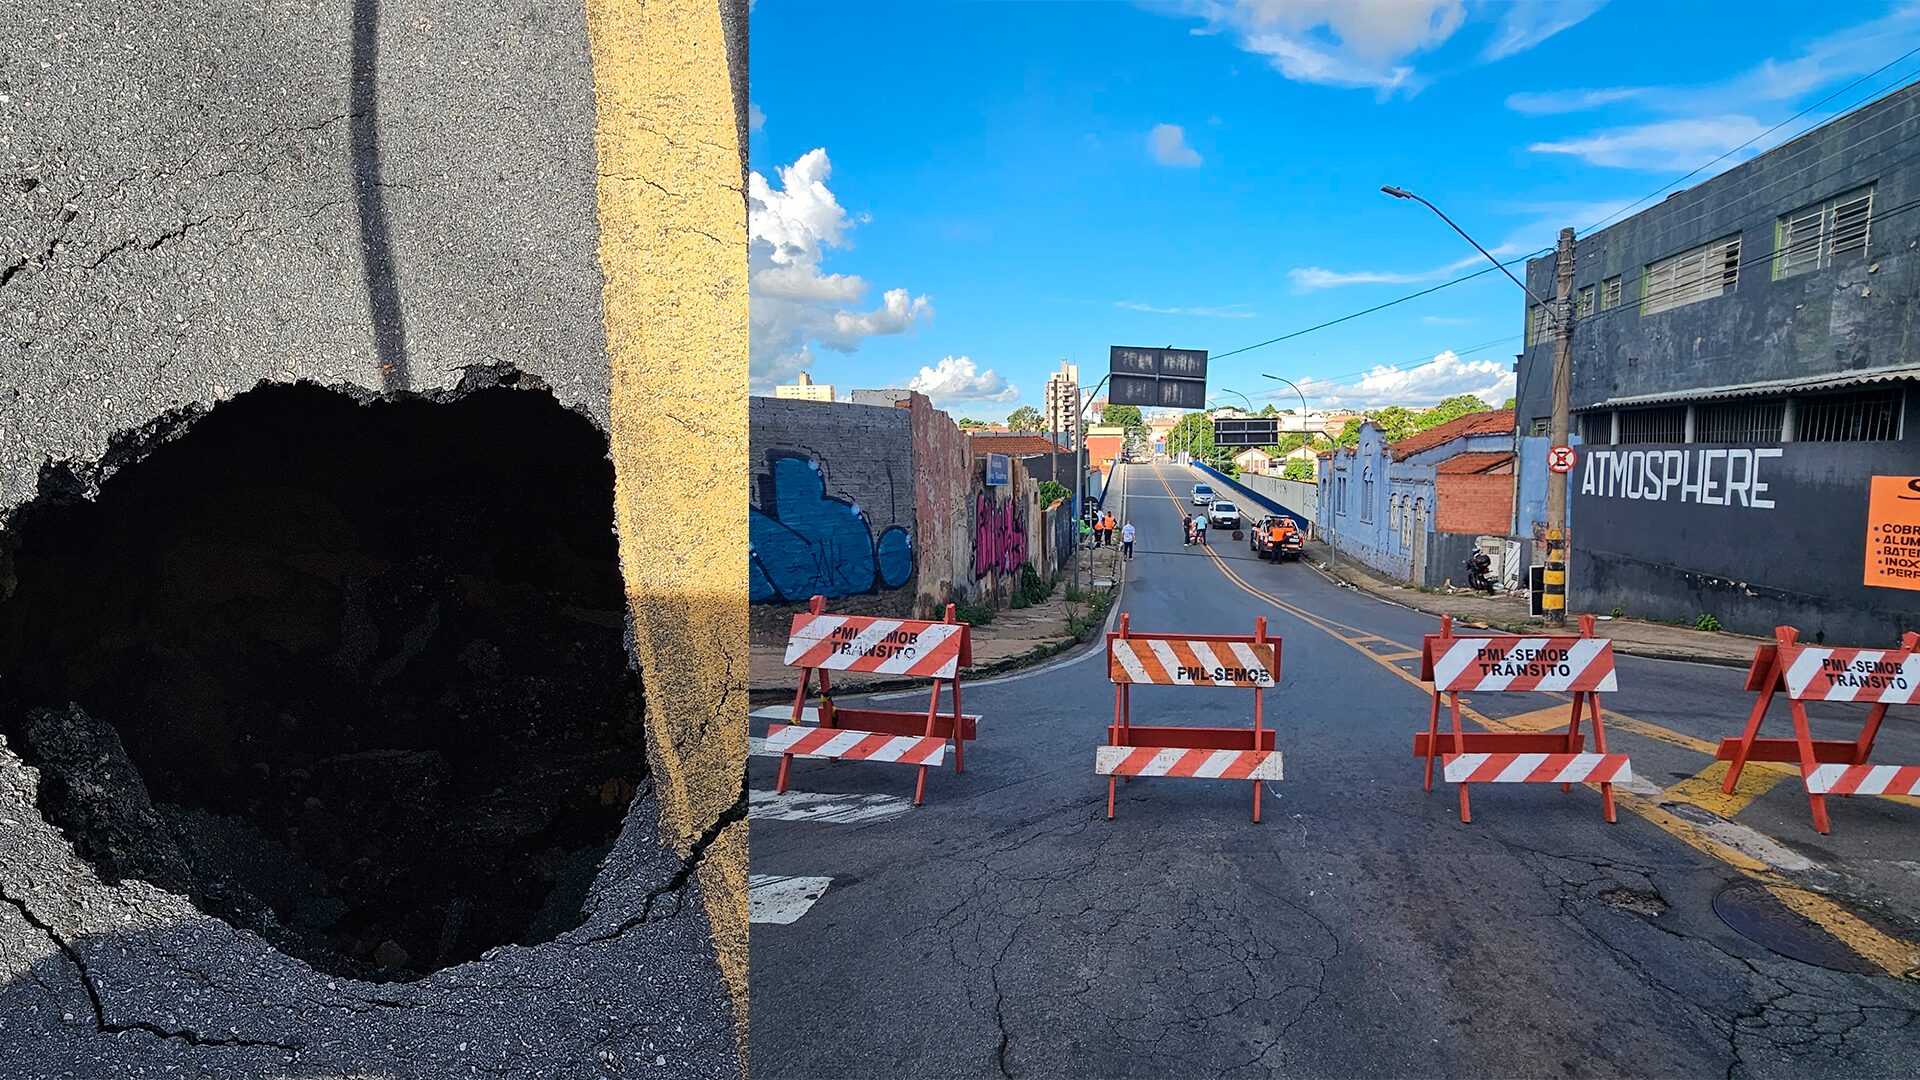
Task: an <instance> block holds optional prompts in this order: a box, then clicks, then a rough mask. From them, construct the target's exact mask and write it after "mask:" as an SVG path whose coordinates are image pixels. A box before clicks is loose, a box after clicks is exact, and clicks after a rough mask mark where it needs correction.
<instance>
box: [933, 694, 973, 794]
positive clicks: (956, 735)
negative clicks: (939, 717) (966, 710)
mask: <svg viewBox="0 0 1920 1080" xmlns="http://www.w3.org/2000/svg"><path fill="white" fill-rule="evenodd" d="M935 700H936V701H937V700H939V699H938V698H935ZM962 722H963V721H962V720H961V719H960V677H959V676H958V675H957V674H956V675H955V676H954V679H953V771H954V772H956V773H963V772H966V771H967V739H966V730H965V729H964V728H962V727H961V724H962Z"/></svg>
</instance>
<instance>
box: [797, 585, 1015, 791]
mask: <svg viewBox="0 0 1920 1080" xmlns="http://www.w3.org/2000/svg"><path fill="white" fill-rule="evenodd" d="M972 629H973V628H972V627H970V626H968V625H967V624H966V623H963V622H960V621H958V620H956V619H955V618H954V617H953V605H952V604H948V605H947V612H946V619H945V620H944V621H942V622H928V621H924V620H918V619H884V618H877V617H873V616H863V615H833V614H829V613H828V612H827V611H826V601H825V600H824V599H823V598H821V597H818V596H816V597H814V598H813V601H812V602H811V603H810V604H809V605H808V607H807V611H806V612H805V613H803V614H799V615H795V616H794V617H793V629H792V632H791V634H790V635H789V636H788V638H787V653H786V663H787V666H788V667H796V668H799V669H800V686H799V689H798V690H796V691H795V692H794V695H793V716H792V720H791V722H790V723H787V724H776V725H775V726H773V727H771V728H769V729H768V730H767V741H766V745H767V748H768V749H769V750H772V751H775V752H777V753H779V754H780V778H779V782H778V783H777V784H776V785H775V790H777V791H782V792H784V791H786V790H787V776H788V771H789V770H790V769H791V767H792V765H793V759H794V758H796V757H803V758H829V759H835V760H840V761H882V762H896V763H899V764H902V765H913V766H917V767H918V769H919V775H918V777H917V779H916V780H915V781H914V785H913V805H915V806H919V805H920V802H921V800H922V799H923V798H925V796H926V791H927V770H928V769H929V768H931V767H933V766H936V765H939V764H941V763H942V762H943V761H944V760H945V758H946V752H947V743H948V741H949V740H951V741H952V743H953V771H954V772H956V773H958V772H963V771H965V769H966V764H967V740H968V739H972V738H975V737H976V733H977V731H978V721H979V717H977V716H969V715H966V714H964V713H962V712H961V711H960V669H961V668H963V667H966V666H968V665H970V664H972V663H973V636H972ZM829 671H860V672H873V673H876V674H885V675H901V676H905V677H908V678H923V679H932V680H933V685H932V687H931V694H930V697H929V698H928V701H927V708H926V710H925V711H924V712H894V711H889V710H884V709H853V708H843V707H841V706H838V705H835V704H834V703H833V685H832V683H831V681H830V679H829V676H828V674H827V673H828V672H829ZM816 677H818V679H819V681H820V694H819V697H820V704H819V707H818V708H808V707H807V691H808V687H809V686H810V685H811V683H812V681H813V680H814V678H816ZM943 688H945V689H950V690H951V691H952V693H951V699H952V702H953V705H952V710H951V711H950V712H941V711H940V691H941V690H942V689H943ZM808 720H813V721H815V723H812V724H809V723H806V721H808Z"/></svg>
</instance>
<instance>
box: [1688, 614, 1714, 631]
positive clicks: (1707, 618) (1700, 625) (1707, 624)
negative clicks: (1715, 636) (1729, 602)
mask: <svg viewBox="0 0 1920 1080" xmlns="http://www.w3.org/2000/svg"><path fill="white" fill-rule="evenodd" d="M1693 628H1694V629H1695V630H1718V629H1720V620H1719V619H1716V618H1714V617H1713V616H1711V615H1702V616H1700V617H1699V618H1697V619H1695V620H1693Z"/></svg>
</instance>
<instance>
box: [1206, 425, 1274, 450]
mask: <svg viewBox="0 0 1920 1080" xmlns="http://www.w3.org/2000/svg"><path fill="white" fill-rule="evenodd" d="M1279 441H1280V419H1279V418H1278V417H1222V418H1220V419H1218V420H1215V421H1214V422H1213V445H1215V446H1231V447H1236V448H1238V447H1246V446H1273V445H1274V444H1276V443H1278V442H1279Z"/></svg>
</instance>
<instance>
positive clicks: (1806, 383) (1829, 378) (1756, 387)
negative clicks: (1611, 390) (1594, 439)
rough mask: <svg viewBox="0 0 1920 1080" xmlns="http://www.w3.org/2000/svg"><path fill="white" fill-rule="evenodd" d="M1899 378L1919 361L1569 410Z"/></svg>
mask: <svg viewBox="0 0 1920 1080" xmlns="http://www.w3.org/2000/svg"><path fill="white" fill-rule="evenodd" d="M1902 379H1920V364H1900V365H1898V366H1895V367H1878V368H1862V369H1860V370H1859V371H1843V372H1839V373H1837V374H1832V375H1814V376H1804V377H1801V378H1795V379H1769V380H1767V381H1766V382H1755V383H1740V384H1738V385H1735V386H1703V387H1700V388H1699V389H1697V390H1676V391H1672V392H1668V393H1660V394H1632V395H1629V396H1627V397H1617V398H1608V399H1607V400H1605V401H1601V402H1596V403H1594V404H1592V405H1582V406H1579V407H1578V408H1576V409H1574V410H1573V411H1574V412H1590V411H1592V410H1594V409H1621V408H1627V407H1630V406H1634V405H1667V404H1677V403H1681V402H1688V401H1715V400H1720V399H1723V398H1741V397H1767V396H1771V395H1775V394H1791V393H1799V392H1804V391H1808V390H1842V389H1845V388H1847V387H1849V386H1865V385H1868V384H1870V383H1882V382H1897V381H1899V380H1902Z"/></svg>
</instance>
